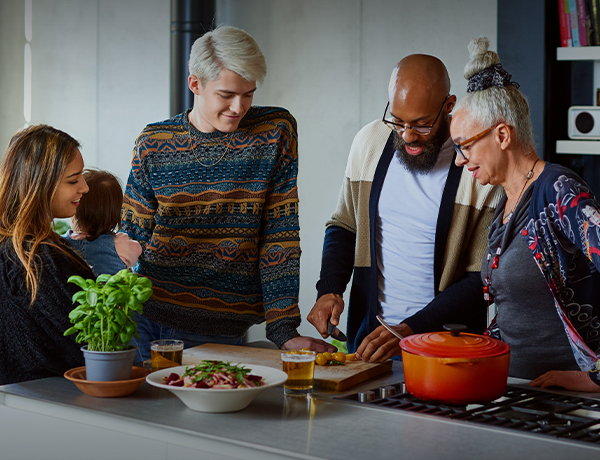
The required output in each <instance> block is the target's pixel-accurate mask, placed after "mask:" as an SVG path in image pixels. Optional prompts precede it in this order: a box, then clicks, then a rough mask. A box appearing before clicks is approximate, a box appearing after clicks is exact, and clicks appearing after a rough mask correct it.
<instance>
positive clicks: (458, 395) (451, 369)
mask: <svg viewBox="0 0 600 460" xmlns="http://www.w3.org/2000/svg"><path fill="white" fill-rule="evenodd" d="M444 327H445V328H449V329H455V330H452V331H451V332H429V333H424V334H415V335H411V336H408V337H405V338H404V339H402V340H401V341H400V348H401V349H402V362H403V366H404V381H405V384H406V390H407V391H408V392H409V393H410V394H412V395H413V396H415V397H416V398H419V399H423V400H431V401H436V402H442V403H446V404H452V405H466V404H470V403H480V402H486V401H491V400H493V399H496V398H499V397H500V396H502V395H503V394H504V393H505V391H506V383H507V380H508V364H509V360H510V349H509V346H508V345H507V344H506V343H504V342H502V341H500V340H496V339H493V338H491V337H486V336H482V335H477V334H467V333H461V332H460V331H459V330H456V329H457V327H456V326H455V325H447V326H444ZM460 327H462V326H459V327H458V328H460Z"/></svg>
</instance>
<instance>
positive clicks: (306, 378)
mask: <svg viewBox="0 0 600 460" xmlns="http://www.w3.org/2000/svg"><path fill="white" fill-rule="evenodd" d="M315 357H316V353H315V352H314V351H308V350H289V351H284V352H282V353H281V361H282V362H283V371H284V372H285V373H286V374H287V375H288V379H287V381H286V382H285V383H284V391H285V394H286V395H300V396H306V395H309V394H310V393H312V389H313V385H314V382H315Z"/></svg>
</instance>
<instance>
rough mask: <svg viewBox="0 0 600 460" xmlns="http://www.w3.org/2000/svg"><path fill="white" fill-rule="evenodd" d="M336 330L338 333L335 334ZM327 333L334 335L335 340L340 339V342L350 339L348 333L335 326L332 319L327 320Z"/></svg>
mask: <svg viewBox="0 0 600 460" xmlns="http://www.w3.org/2000/svg"><path fill="white" fill-rule="evenodd" d="M335 331H337V334H335ZM327 333H328V334H329V335H330V336H331V337H333V338H334V339H335V340H339V341H340V342H347V341H348V337H346V335H345V334H344V333H343V332H342V331H340V330H339V329H338V328H337V327H335V326H334V325H333V324H331V319H330V320H329V321H328V322H327ZM334 334H335V335H334Z"/></svg>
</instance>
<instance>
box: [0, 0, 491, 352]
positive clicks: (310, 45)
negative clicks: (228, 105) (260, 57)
mask: <svg viewBox="0 0 600 460" xmlns="http://www.w3.org/2000/svg"><path fill="white" fill-rule="evenodd" d="M25 1H26V0H1V1H0V94H2V95H3V100H2V103H1V104H0V146H1V150H4V148H5V146H6V145H7V143H8V140H9V139H10V136H11V135H12V134H13V133H14V132H15V131H16V130H17V129H18V128H19V127H21V126H23V124H24V119H23V106H22V101H23V47H24V45H25V42H26V40H25V38H24V27H23V22H24V13H23V12H24V4H25ZM31 1H32V3H31V7H32V28H33V37H32V39H31V48H32V55H33V79H32V97H33V103H32V120H31V123H49V124H52V125H54V126H56V127H58V128H61V129H64V130H65V131H67V132H69V133H70V134H72V135H73V136H74V137H76V138H77V139H79V140H80V141H81V142H82V144H83V148H82V153H83V155H84V159H85V162H86V165H88V166H97V167H99V168H103V169H108V170H111V171H113V172H114V173H116V174H117V175H119V176H120V177H121V179H122V180H123V181H126V180H127V174H128V170H129V159H130V154H131V149H132V147H133V143H134V140H135V138H136V136H137V135H138V134H139V132H140V130H141V129H142V128H143V126H144V125H145V124H146V123H148V122H152V121H157V120H160V119H164V118H167V117H168V110H169V103H168V97H169V86H168V85H169V28H170V17H169V15H170V12H169V4H170V2H169V1H168V0H31ZM496 20H497V1H496V0H419V1H414V0H362V1H361V0H251V1H250V0H218V1H217V18H216V22H217V24H225V23H227V24H231V25H234V26H237V27H241V28H243V29H245V30H246V31H248V32H249V33H250V34H252V35H253V36H254V37H255V38H256V40H257V42H258V43H259V45H260V46H261V48H262V50H263V52H264V54H265V56H266V60H267V65H268V69H269V70H268V74H267V78H266V80H265V83H264V85H263V86H262V87H261V88H259V90H258V91H257V93H256V97H255V103H256V104H259V105H280V106H283V107H286V108H288V109H289V110H290V111H291V112H292V113H293V114H294V116H295V117H296V119H297V120H298V129H299V149H300V173H299V174H300V175H299V189H300V202H301V204H300V216H301V217H300V224H301V240H302V250H303V254H302V263H301V266H302V268H301V270H302V272H301V292H300V305H301V310H302V315H303V317H306V314H307V313H308V312H309V311H310V308H311V307H312V305H313V303H314V300H315V294H316V290H315V287H314V286H315V283H316V281H317V279H318V275H319V268H320V254H321V248H322V243H323V234H324V231H325V227H324V224H325V221H326V220H327V219H328V218H329V216H330V215H331V212H332V211H333V210H334V208H335V204H336V201H337V197H338V192H339V186H340V184H341V180H342V177H343V172H344V169H345V165H346V159H347V154H348V150H349V148H350V144H351V142H352V138H353V136H354V134H355V133H356V132H357V131H358V130H359V129H360V127H361V126H362V125H364V124H365V123H367V122H369V121H371V120H373V119H375V118H379V117H381V115H382V113H383V110H384V108H385V104H386V102H387V84H388V79H389V75H390V72H391V70H392V68H393V66H394V65H395V64H396V62H397V61H398V60H400V59H401V58H402V57H404V56H405V55H407V54H411V53H428V54H433V55H435V56H438V57H439V58H441V59H442V60H443V61H444V62H445V63H446V65H447V67H448V69H449V72H450V77H451V79H452V82H453V92H454V93H455V94H457V95H458V96H459V97H460V96H461V95H463V94H464V93H465V86H466V83H465V80H464V79H463V78H462V68H463V66H464V64H465V63H466V61H467V59H468V53H467V48H466V47H467V43H468V41H469V40H470V39H471V38H473V37H476V36H478V35H486V36H488V37H489V38H490V40H491V46H492V49H496V46H497V45H496V37H497V27H496ZM263 331H264V327H262V326H257V327H254V328H253V329H252V330H251V333H250V335H249V340H258V339H260V338H262V337H264V332H263ZM300 332H301V333H303V334H305V335H313V336H314V335H315V334H316V332H315V331H314V328H313V327H312V326H311V325H310V324H308V322H306V321H304V322H303V323H302V326H301V329H300Z"/></svg>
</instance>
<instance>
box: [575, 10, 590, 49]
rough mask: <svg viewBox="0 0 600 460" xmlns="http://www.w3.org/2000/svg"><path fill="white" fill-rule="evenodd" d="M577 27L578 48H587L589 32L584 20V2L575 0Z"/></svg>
mask: <svg viewBox="0 0 600 460" xmlns="http://www.w3.org/2000/svg"><path fill="white" fill-rule="evenodd" d="M577 27H578V28H579V46H587V45H588V35H589V33H588V32H589V31H588V28H587V21H586V20H585V0H577Z"/></svg>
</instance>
